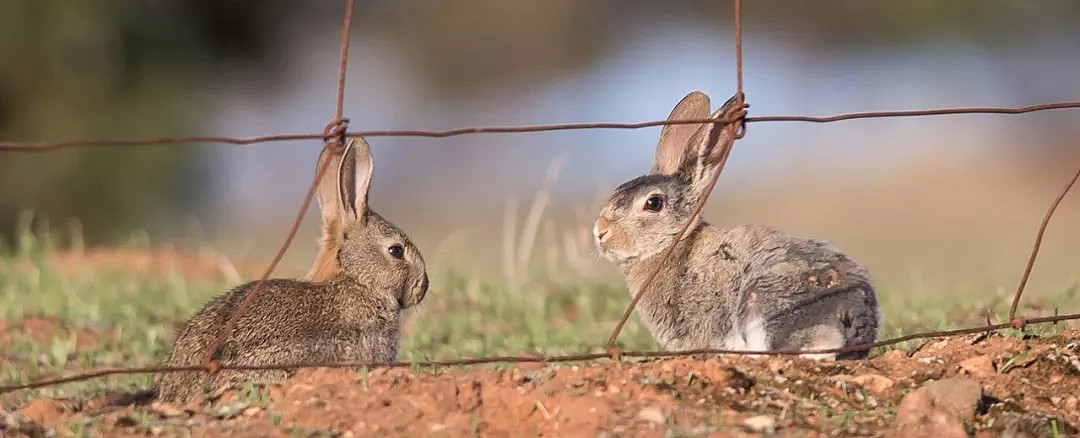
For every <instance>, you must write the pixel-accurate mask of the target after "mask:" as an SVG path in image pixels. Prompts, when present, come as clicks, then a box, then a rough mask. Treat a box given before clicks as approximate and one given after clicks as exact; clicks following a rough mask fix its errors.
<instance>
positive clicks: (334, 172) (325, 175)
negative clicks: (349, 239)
mask: <svg viewBox="0 0 1080 438" xmlns="http://www.w3.org/2000/svg"><path fill="white" fill-rule="evenodd" d="M344 152H345V148H344V147H336V146H334V145H331V146H328V147H327V148H324V149H323V151H322V153H320V154H319V161H318V164H317V166H316V169H315V171H316V174H318V173H319V172H322V177H321V178H320V179H319V187H318V191H317V192H316V199H318V201H319V212H320V213H321V215H320V216H321V218H322V231H321V233H320V235H319V246H318V249H317V251H316V253H315V261H314V263H312V265H311V269H310V270H308V273H307V275H305V276H304V279H305V280H308V281H327V280H329V279H330V278H331V277H333V276H334V275H335V274H337V273H338V272H339V271H340V267H339V266H338V264H337V254H338V252H339V251H340V250H341V238H342V231H343V227H342V225H341V211H343V209H342V207H341V205H340V204H339V203H338V181H339V179H340V178H339V173H340V170H341V155H342V153H344ZM323 168H325V170H323Z"/></svg>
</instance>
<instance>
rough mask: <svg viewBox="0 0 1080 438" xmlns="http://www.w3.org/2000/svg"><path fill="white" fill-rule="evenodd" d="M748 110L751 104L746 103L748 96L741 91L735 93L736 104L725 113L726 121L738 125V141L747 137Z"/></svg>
mask: <svg viewBox="0 0 1080 438" xmlns="http://www.w3.org/2000/svg"><path fill="white" fill-rule="evenodd" d="M748 108H750V104H748V103H746V94H745V93H743V92H742V91H739V92H737V93H735V98H734V104H733V105H731V107H730V108H728V110H727V112H726V113H724V117H723V118H724V119H725V120H730V121H731V123H737V124H738V131H736V132H735V139H736V140H738V139H741V138H743V137H745V136H746V110H747V109H748Z"/></svg>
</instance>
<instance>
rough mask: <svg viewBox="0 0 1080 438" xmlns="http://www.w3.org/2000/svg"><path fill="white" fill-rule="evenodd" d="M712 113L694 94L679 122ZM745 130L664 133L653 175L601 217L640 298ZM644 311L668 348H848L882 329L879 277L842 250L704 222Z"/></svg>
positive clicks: (726, 127) (609, 249) (714, 127)
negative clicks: (724, 152)
mask: <svg viewBox="0 0 1080 438" xmlns="http://www.w3.org/2000/svg"><path fill="white" fill-rule="evenodd" d="M734 104H735V99H734V98H732V99H731V100H729V101H728V102H727V103H726V104H725V105H724V106H723V107H722V108H720V109H718V110H717V111H716V112H715V113H714V114H713V115H712V118H713V119H716V118H719V117H720V115H722V114H724V113H725V111H727V110H728V108H729V107H731V106H732V105H734ZM709 117H710V116H709V97H708V96H707V95H705V94H704V93H701V92H698V91H695V92H692V93H690V94H688V95H687V96H686V97H684V98H683V99H682V100H681V101H680V102H679V103H678V104H677V105H676V106H675V108H674V109H673V110H672V111H671V114H670V115H669V116H668V120H704V119H706V118H709ZM740 123H741V122H734V123H726V124H725V123H704V124H699V125H693V124H686V125H665V126H664V128H663V130H662V131H661V133H660V140H659V142H658V144H657V146H656V156H655V158H654V163H653V167H652V170H651V172H650V173H649V174H648V175H645V176H642V177H639V178H636V179H633V180H631V181H628V182H626V183H624V184H622V185H620V186H619V187H618V188H616V189H615V191H614V193H613V194H612V195H611V197H610V199H609V200H608V202H607V204H606V205H605V206H604V207H603V209H602V210H601V212H600V215H599V217H598V218H597V219H596V223H595V225H594V227H593V237H594V240H595V243H596V245H597V247H598V248H599V251H600V253H601V254H602V255H603V256H604V257H606V258H608V259H610V260H612V261H614V262H615V263H617V264H618V266H619V267H620V268H621V269H622V272H623V274H624V276H625V277H626V283H627V286H628V288H629V290H630V293H631V295H633V294H636V293H637V292H638V290H639V289H640V288H641V287H642V285H643V283H644V282H645V277H647V276H648V275H649V274H650V272H651V271H652V270H653V269H655V267H656V264H657V263H659V262H660V258H661V256H662V253H663V251H664V249H666V248H667V247H668V246H669V245H670V244H671V243H672V241H673V240H675V239H676V237H677V235H678V234H679V231H680V230H681V228H682V226H683V225H684V224H685V223H686V221H688V220H690V217H691V214H692V211H693V209H694V206H695V204H696V203H697V202H698V200H699V199H700V197H701V196H702V195H703V194H704V191H705V189H706V187H707V186H708V184H709V182H710V180H711V179H712V177H713V175H715V172H716V171H717V170H718V169H717V164H718V161H719V158H720V154H721V153H722V150H723V149H724V148H725V147H726V146H729V145H730V143H731V142H733V141H734V139H735V136H736V135H737V132H738V129H739V126H738V125H739V124H740ZM637 310H638V312H639V315H640V317H641V319H642V321H643V322H644V324H645V326H646V327H647V328H648V330H649V332H650V333H652V335H653V337H654V338H656V340H657V341H658V342H659V343H660V344H661V345H662V346H663V348H665V349H668V350H687V349H701V348H716V349H735V350H750V351H763V350H774V349H796V350H806V349H828V348H839V347H844V346H851V345H858V344H866V343H871V342H873V341H874V339H875V338H876V337H877V332H878V326H879V324H880V315H879V312H878V303H877V297H876V295H875V292H874V286H873V285H872V284H871V281H870V274H869V272H868V271H867V270H866V268H865V267H863V266H862V265H861V264H859V263H858V262H856V261H854V260H852V259H851V258H849V257H848V256H847V255H845V254H844V253H842V252H840V250H839V249H837V248H836V247H835V246H833V245H832V244H831V243H829V242H826V241H822V240H815V239H809V238H802V237H795V236H791V235H788V234H785V233H783V232H780V231H777V230H773V229H770V228H767V227H763V226H755V225H740V226H736V227H734V228H730V229H722V228H719V227H716V226H713V225H710V224H708V223H707V222H706V221H705V220H704V219H699V220H698V222H697V223H696V224H693V225H692V226H691V227H690V228H689V229H688V230H687V232H686V234H685V235H684V236H682V237H681V238H680V239H679V243H678V244H677V246H676V248H675V250H674V252H673V253H672V256H671V259H670V260H668V262H667V263H665V264H664V266H663V267H662V268H661V270H660V271H659V273H658V274H657V276H656V278H655V279H654V281H653V284H652V285H651V286H650V287H649V290H648V291H647V292H646V293H645V295H644V296H643V297H642V298H641V301H640V303H639V305H638V306H637ZM866 355H867V352H866V351H862V352H855V353H843V354H839V355H836V354H821V355H811V354H807V355H804V356H808V357H814V358H840V359H857V358H864V357H866Z"/></svg>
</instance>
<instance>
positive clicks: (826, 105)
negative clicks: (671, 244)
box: [0, 0, 1080, 300]
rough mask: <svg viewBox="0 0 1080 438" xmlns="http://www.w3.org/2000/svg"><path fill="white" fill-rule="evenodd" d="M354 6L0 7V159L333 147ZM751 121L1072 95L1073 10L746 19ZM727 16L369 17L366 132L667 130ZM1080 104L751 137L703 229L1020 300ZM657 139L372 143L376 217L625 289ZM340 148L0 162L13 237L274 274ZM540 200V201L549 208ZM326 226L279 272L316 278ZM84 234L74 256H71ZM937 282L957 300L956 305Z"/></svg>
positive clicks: (452, 255)
mask: <svg viewBox="0 0 1080 438" xmlns="http://www.w3.org/2000/svg"><path fill="white" fill-rule="evenodd" d="M343 3H344V2H288V1H281V0H262V1H222V0H159V1H154V2H142V1H132V0H122V1H116V0H113V1H100V0H96V1H82V2H70V1H62V0H14V1H5V2H2V3H0V139H4V140H23V141H58V140H69V139H77V138H128V137H157V136H170V135H197V134H207V135H231V136H250V135H263V134H271V133H294V132H318V131H320V130H321V129H322V128H323V126H324V125H325V124H326V123H327V121H329V120H330V119H331V118H332V116H333V108H334V93H335V88H336V87H335V85H336V84H335V79H336V71H337V57H338V50H339V47H338V45H339V40H340V23H341V13H342V10H343ZM743 15H744V27H743V29H744V59H745V61H744V62H745V81H746V93H747V96H748V101H749V102H750V103H751V105H752V107H751V109H750V113H751V115H780V114H806V115H830V114H834V113H842V112H853V111H871V110H893V109H919V108H935V107H951V106H1024V105H1032V104H1038V103H1044V102H1053V101H1063V100H1077V99H1080V44H1077V42H1078V41H1080V26H1077V25H1076V23H1078V22H1080V3H1078V2H1075V1H1070V0H1038V1H1026V2H1015V1H1004V0H993V1H987V0H953V1H949V2H941V1H936V0H887V1H886V0H879V1H874V2H865V1H855V0H843V1H842V0H820V1H816V2H801V1H779V0H755V1H748V2H745V5H744V11H743ZM731 22H732V19H731V4H730V2H728V1H694V2H690V1H687V2H677V3H674V4H672V3H661V2H642V1H580V0H544V1H539V0H512V1H506V0H500V1H459V2H426V1H361V2H358V4H357V10H356V13H355V21H354V24H353V29H352V45H351V49H350V50H351V51H350V57H349V72H348V77H347V82H346V101H345V115H346V116H347V117H350V118H351V119H352V123H351V126H350V127H351V129H353V130H364V129H393V128H402V129H433V130H441V129H449V128H456V127H464V126H476V125H516V124H533V123H564V122H586V121H611V122H634V121H644V120H654V119H662V118H664V117H665V116H666V115H667V113H668V112H669V111H670V109H671V107H672V106H673V105H674V104H675V103H676V102H677V101H678V100H679V99H680V98H681V97H682V96H683V95H685V94H686V93H687V92H689V91H691V90H695V89H697V90H702V91H705V92H707V93H709V94H710V95H711V96H712V97H713V102H714V104H719V103H722V102H723V101H724V100H725V99H726V98H727V97H729V96H730V95H731V94H732V93H733V92H734V86H735V80H734V64H733V43H732V26H731ZM1078 120H1080V112H1078V111H1068V110H1065V111H1056V112H1043V113H1038V114H1029V115H1023V116H989V115H979V116H947V117H928V118H903V119H878V120H862V121H849V122H840V123H833V124H823V125H814V124H801V123H768V124H766V123H760V124H754V125H751V126H749V133H748V135H747V136H746V138H745V139H743V140H741V141H739V142H738V143H737V145H736V149H735V151H734V153H733V155H732V157H731V159H730V161H729V162H728V166H727V169H726V170H725V174H724V176H723V178H722V179H721V182H720V184H719V185H718V187H717V191H716V193H715V194H714V196H713V198H712V201H711V202H710V205H709V208H708V210H707V217H708V218H709V220H711V221H712V222H714V223H717V224H719V225H734V224H738V223H756V224H763V225H769V226H774V227H778V228H781V229H784V230H786V231H788V232H791V233H793V234H799V235H807V236H814V237H818V238H823V239H828V240H832V241H834V242H835V243H837V244H838V245H839V246H840V247H841V248H843V249H845V250H846V251H847V252H849V253H850V254H851V255H853V256H854V257H856V258H857V259H860V260H862V261H863V262H864V263H866V264H867V265H868V267H869V268H870V270H871V272H872V274H873V275H874V276H875V278H876V279H877V280H878V281H879V282H880V283H882V284H887V285H888V287H886V288H885V289H883V291H882V293H883V294H885V295H888V298H887V299H896V300H903V299H904V297H905V296H907V295H908V294H915V293H922V294H923V295H927V294H930V295H932V294H938V293H941V292H942V291H944V290H949V291H956V290H979V291H996V293H999V294H1002V295H1004V294H1007V293H1008V292H1007V291H1008V289H1011V288H1013V287H1014V286H1015V283H1016V281H1017V279H1018V276H1019V273H1020V269H1021V267H1022V264H1023V262H1024V261H1025V260H1026V257H1027V255H1028V251H1029V248H1030V243H1031V239H1032V238H1033V235H1034V232H1035V230H1036V228H1037V226H1038V223H1039V220H1040V219H1041V218H1042V216H1043V214H1044V212H1045V209H1046V207H1047V206H1048V205H1049V203H1050V202H1051V200H1052V199H1053V197H1054V196H1055V194H1056V193H1057V190H1059V188H1060V187H1061V186H1062V184H1064V183H1065V182H1066V181H1067V179H1068V177H1069V176H1070V175H1071V173H1072V172H1073V171H1074V170H1075V168H1076V166H1078V165H1080V147H1078V146H1080V144H1078V140H1077V139H1078V138H1080V123H1077V121H1078ZM658 133H659V128H652V129H642V130H590V131H573V132H549V133H537V134H513V135H484V136H462V137H455V138H449V139H442V140H436V139H420V138H374V139H371V144H372V148H373V154H374V157H375V161H376V163H377V164H376V169H377V171H376V175H375V179H374V183H373V184H374V187H373V192H372V206H373V207H374V208H375V209H376V210H377V211H379V212H380V213H381V214H382V215H383V216H385V217H387V218H388V219H390V220H391V221H393V222H395V223H397V224H398V225H400V226H401V227H402V228H403V229H404V230H406V231H407V232H408V233H409V234H410V235H411V236H412V237H413V239H414V240H415V241H416V243H417V244H418V245H419V247H420V248H421V250H422V251H424V253H425V255H426V257H427V258H428V260H429V264H435V265H437V266H439V267H440V269H441V268H442V267H446V269H454V270H457V271H460V272H464V273H470V274H473V273H475V274H478V275H504V276H506V277H510V278H511V279H512V280H514V281H520V279H515V277H517V276H520V275H522V274H521V272H520V271H521V269H522V268H521V266H519V265H522V264H530V263H532V261H542V262H543V265H544V268H543V269H545V270H546V271H547V273H548V274H551V275H555V276H558V275H562V274H563V273H565V274H566V275H567V276H574V278H579V277H577V276H584V277H586V278H590V279H600V281H608V282H612V284H617V282H618V276H617V272H616V271H615V269H614V267H613V266H610V264H609V263H607V262H605V261H594V260H593V259H592V256H591V242H590V240H589V234H588V229H589V227H590V225H591V221H592V219H593V217H594V214H595V213H596V212H597V211H598V209H599V206H600V204H601V203H602V202H603V200H604V198H606V195H607V193H609V192H610V190H611V189H612V188H614V187H615V186H616V185H618V184H619V183H620V182H622V181H625V180H627V179H630V178H632V177H635V176H637V175H640V174H642V173H644V172H645V171H647V169H648V168H649V166H650V162H651V155H652V152H653V148H654V147H655V141H656V137H657V135H658ZM320 147H321V144H319V143H318V142H312V141H306V142H288V143H273V144H266V145H259V146H253V147H244V148H234V147H229V146H222V145H170V146H155V147H144V148H106V149H100V148H99V149H84V150H67V151H60V152H51V153H40V154H29V153H4V152H0V187H2V190H0V236H2V237H0V241H2V240H7V241H9V242H10V240H11V239H12V238H13V237H12V235H13V233H14V232H15V231H14V230H15V228H16V225H15V223H16V221H17V220H18V218H19V217H20V215H19V212H22V211H30V212H33V214H34V217H35V218H36V221H37V223H38V226H40V227H44V226H45V225H44V224H45V223H46V222H47V224H48V227H49V228H51V229H53V230H57V232H58V233H59V234H63V235H68V236H81V239H83V241H84V242H85V245H86V246H88V247H95V246H111V245H120V244H124V243H125V242H128V241H130V240H132V239H136V240H141V241H144V242H149V244H150V246H153V247H159V248H160V247H174V248H180V249H183V250H203V249H212V250H214V251H217V252H220V253H221V254H224V255H226V256H227V257H229V258H230V259H233V260H245V261H251V262H254V263H264V262H266V261H268V260H269V259H270V258H271V256H272V254H273V251H274V249H275V248H276V247H277V245H279V244H280V242H281V241H282V239H284V237H285V233H286V229H287V227H288V225H289V223H290V221H291V218H292V216H293V215H294V214H295V213H294V212H295V209H296V208H297V206H298V203H299V202H300V200H301V198H302V197H303V194H304V192H305V190H306V188H307V185H308V183H309V181H310V178H311V177H312V175H313V172H314V163H315V159H316V156H317V154H318V152H319V149H320ZM538 195H539V196H538ZM1078 197H1080V194H1075V196H1074V197H1073V198H1072V199H1067V200H1066V201H1065V203H1064V204H1063V206H1062V208H1061V210H1060V211H1059V213H1058V215H1057V216H1056V218H1055V221H1054V222H1053V223H1052V224H1051V226H1050V229H1049V232H1048V235H1047V241H1046V242H1045V244H1044V249H1043V252H1042V254H1041V256H1040V257H1041V258H1040V264H1039V265H1038V267H1037V269H1036V271H1035V276H1034V279H1033V281H1032V284H1031V288H1032V289H1040V288H1042V289H1047V288H1060V287H1064V285H1070V284H1073V285H1074V284H1075V283H1076V282H1077V279H1078V278H1080V277H1078V276H1080V269H1077V267H1078V266H1077V265H1078V262H1080V233H1078V231H1080V198H1078ZM316 223H317V214H316V212H315V211H312V212H310V214H309V215H308V217H307V221H306V222H305V225H304V227H303V228H302V232H301V234H300V236H299V238H298V239H297V241H296V243H295V244H294V246H293V249H291V250H290V252H289V254H288V257H287V258H286V261H285V263H284V265H283V267H282V268H281V270H280V271H279V275H299V274H302V273H303V271H304V269H305V268H306V267H307V265H308V264H309V263H310V260H311V255H312V254H313V251H314V239H315V236H316V235H317V226H316ZM76 240H77V239H76ZM946 288H947V289H946Z"/></svg>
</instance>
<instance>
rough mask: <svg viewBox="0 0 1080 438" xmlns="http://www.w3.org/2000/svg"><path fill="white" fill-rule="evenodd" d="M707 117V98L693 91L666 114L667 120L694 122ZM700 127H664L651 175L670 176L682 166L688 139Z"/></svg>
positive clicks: (657, 145) (657, 144)
mask: <svg viewBox="0 0 1080 438" xmlns="http://www.w3.org/2000/svg"><path fill="white" fill-rule="evenodd" d="M708 116H709V96H708V95H706V94H705V93H702V92H700V91H693V92H691V93H690V94H687V95H686V97H683V98H682V100H680V101H679V103H677V104H675V108H674V109H672V110H671V114H668V117H667V120H669V121H671V120H694V119H704V118H706V117H708ZM699 126H700V125H664V129H663V130H661V131H660V141H658V142H657V143H656V157H655V158H654V160H653V168H652V171H651V172H652V173H654V174H662V175H671V174H674V173H675V172H678V171H679V169H680V168H682V166H683V161H684V159H685V157H686V156H687V154H686V149H687V147H688V146H689V142H690V137H691V136H692V135H694V131H696V130H697V129H698V127H699Z"/></svg>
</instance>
